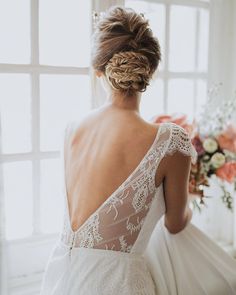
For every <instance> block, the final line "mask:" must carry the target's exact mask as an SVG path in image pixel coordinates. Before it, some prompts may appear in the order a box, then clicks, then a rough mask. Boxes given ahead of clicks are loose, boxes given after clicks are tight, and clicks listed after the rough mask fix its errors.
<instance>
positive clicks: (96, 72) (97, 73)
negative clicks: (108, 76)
mask: <svg viewBox="0 0 236 295" xmlns="http://www.w3.org/2000/svg"><path fill="white" fill-rule="evenodd" d="M95 74H96V76H97V77H98V78H100V77H101V76H102V72H101V71H98V70H96V71H95Z"/></svg>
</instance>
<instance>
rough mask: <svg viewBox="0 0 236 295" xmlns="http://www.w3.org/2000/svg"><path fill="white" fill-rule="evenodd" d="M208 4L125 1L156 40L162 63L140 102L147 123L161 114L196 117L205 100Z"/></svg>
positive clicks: (170, 1) (199, 2)
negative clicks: (182, 114)
mask: <svg viewBox="0 0 236 295" xmlns="http://www.w3.org/2000/svg"><path fill="white" fill-rule="evenodd" d="M208 2H209V1H195V0H193V1H191V0H190V1H182V0H180V1H176V0H168V1H167V0H166V1H163V0H157V1H152V0H150V1H148V0H147V1H139V0H126V1H125V5H126V7H131V8H134V9H135V10H136V11H138V12H140V13H141V12H142V13H144V15H145V18H147V19H148V20H149V22H150V26H151V28H152V30H153V33H154V35H155V36H157V37H158V39H159V42H160V46H161V52H162V61H161V64H160V67H159V70H157V72H156V75H155V76H154V79H153V80H152V81H151V85H150V86H149V89H147V91H146V92H145V93H144V95H143V98H142V100H141V112H142V114H143V116H144V117H145V118H146V119H150V118H151V117H152V116H154V115H156V114H162V113H169V114H173V113H185V114H187V115H188V117H189V118H190V119H193V118H194V117H196V116H197V115H198V114H199V112H200V110H201V106H202V104H203V103H204V102H205V100H206V96H207V76H208V75H207V73H208V39H209V38H208V34H209V3H208Z"/></svg>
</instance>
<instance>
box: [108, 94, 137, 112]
mask: <svg viewBox="0 0 236 295" xmlns="http://www.w3.org/2000/svg"><path fill="white" fill-rule="evenodd" d="M140 99H141V93H140V92H137V93H136V94H134V95H133V96H129V97H126V96H125V95H122V94H120V93H117V92H111V93H109V94H108V95H107V99H106V102H105V104H106V105H110V106H113V107H116V108H119V109H125V110H130V111H134V112H137V113H139V106H140Z"/></svg>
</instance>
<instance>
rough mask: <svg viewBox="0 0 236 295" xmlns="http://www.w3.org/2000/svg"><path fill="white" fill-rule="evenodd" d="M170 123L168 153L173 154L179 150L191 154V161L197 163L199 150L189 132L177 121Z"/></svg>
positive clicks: (187, 154)
mask: <svg viewBox="0 0 236 295" xmlns="http://www.w3.org/2000/svg"><path fill="white" fill-rule="evenodd" d="M170 124H171V138H170V143H169V146H168V148H167V151H166V154H173V153H175V152H176V151H179V152H181V153H183V154H184V155H186V156H191V161H192V163H193V164H195V163H196V162H197V151H196V149H195V148H194V146H193V144H192V142H191V139H190V136H189V134H188V133H187V131H186V130H185V129H184V128H182V127H181V126H179V125H177V124H175V123H170Z"/></svg>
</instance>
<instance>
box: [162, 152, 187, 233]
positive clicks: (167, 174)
mask: <svg viewBox="0 0 236 295" xmlns="http://www.w3.org/2000/svg"><path fill="white" fill-rule="evenodd" d="M163 164H164V169H163V170H164V171H163V173H164V181H163V183H164V197H165V204H166V214H165V223H166V227H167V228H168V230H169V231H170V232H171V233H177V232H179V231H180V230H182V229H183V228H184V226H185V224H186V218H187V205H188V183H189V173H190V167H191V157H190V156H186V155H183V154H182V153H181V152H178V151H177V152H176V153H174V154H173V155H171V156H167V157H166V158H165V160H164V161H163Z"/></svg>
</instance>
